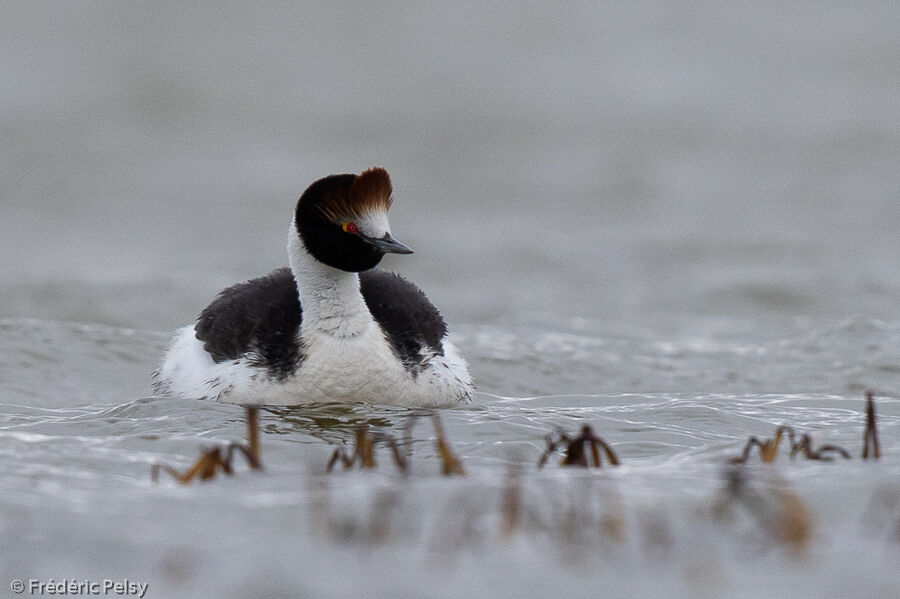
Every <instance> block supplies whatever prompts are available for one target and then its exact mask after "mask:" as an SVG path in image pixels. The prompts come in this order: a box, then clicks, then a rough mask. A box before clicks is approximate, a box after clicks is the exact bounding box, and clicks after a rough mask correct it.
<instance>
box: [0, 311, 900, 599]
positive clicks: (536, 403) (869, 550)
mask: <svg viewBox="0 0 900 599" xmlns="http://www.w3.org/2000/svg"><path fill="white" fill-rule="evenodd" d="M861 329H864V330H865V331H867V338H866V342H867V343H869V344H871V345H874V344H876V343H878V344H884V345H888V346H891V347H893V348H894V350H896V348H897V346H898V344H900V331H896V330H892V329H890V328H888V327H885V326H884V325H880V324H879V323H862V322H859V321H853V322H850V323H844V325H843V326H842V327H841V328H840V330H839V331H836V330H825V331H819V332H816V333H809V334H807V335H805V336H802V337H799V338H797V339H795V340H788V341H783V342H781V343H777V344H772V345H771V346H770V347H766V348H753V349H752V351H749V350H748V348H744V347H724V346H717V347H707V346H688V345H685V346H684V347H679V348H677V351H675V349H673V348H672V347H671V344H667V343H657V344H655V345H653V344H648V343H647V342H646V341H645V340H641V339H633V340H630V341H628V340H619V341H618V342H617V343H604V340H603V339H602V338H595V337H590V336H586V335H575V334H572V333H568V334H566V335H563V334H560V333H545V334H542V333H538V332H534V331H532V333H531V335H532V336H531V337H529V339H530V340H532V341H533V342H534V344H535V345H537V346H541V347H543V350H544V351H541V352H536V353H534V354H532V355H526V356H522V355H517V354H515V353H514V352H509V351H508V349H505V348H506V347H507V341H506V340H504V339H503V336H502V335H499V336H498V339H497V341H496V343H491V341H490V340H489V338H488V337H487V336H485V334H484V331H481V330H474V329H473V330H466V332H465V333H464V334H462V335H461V336H460V341H461V343H463V345H466V346H468V347H469V354H470V359H471V360H472V362H473V367H474V368H473V370H474V372H475V373H476V376H479V377H480V378H486V375H487V373H489V372H491V371H493V370H496V369H498V368H500V367H501V365H502V364H503V363H504V362H506V361H508V362H510V363H513V364H516V366H514V367H511V373H512V374H511V378H512V379H515V378H517V375H516V373H517V372H518V371H519V369H522V368H524V366H523V364H527V365H528V368H527V369H528V370H534V371H544V370H547V371H552V370H554V369H556V368H558V367H559V361H560V359H561V358H560V356H565V355H567V354H569V353H570V352H572V351H574V349H573V348H574V347H577V348H578V351H579V352H582V354H580V356H581V357H580V359H579V360H577V361H575V360H573V359H572V357H571V356H569V358H568V361H569V362H570V363H571V364H573V366H574V367H576V368H577V369H578V370H580V371H582V372H581V376H582V377H583V378H585V379H591V380H593V384H594V385H596V386H597V387H600V388H603V387H604V385H603V384H602V383H600V379H602V378H603V368H602V367H600V366H598V367H596V370H593V371H592V368H593V367H592V363H593V362H597V361H603V362H615V363H625V364H627V363H631V362H632V361H639V360H636V358H635V357H636V356H643V357H644V360H643V362H644V364H643V365H642V366H640V367H639V368H635V369H634V370H635V372H633V375H634V376H638V374H640V376H641V377H643V380H645V381H657V382H658V383H653V384H663V383H662V381H665V383H664V384H665V385H668V386H669V387H670V388H672V389H680V388H682V387H683V385H680V384H679V383H678V380H679V379H674V378H671V377H673V374H672V372H673V368H672V360H673V359H677V361H678V364H677V370H678V372H679V374H678V376H679V377H687V378H690V377H688V375H689V374H690V373H693V374H694V375H695V377H694V378H700V377H701V376H706V377H710V378H711V379H716V377H726V376H727V371H728V370H729V368H731V366H729V364H728V361H729V360H728V359H725V358H726V357H730V359H731V360H735V361H738V360H739V358H740V356H744V355H747V354H748V351H749V353H750V354H752V355H754V356H755V358H754V359H755V363H756V364H759V365H760V366H761V367H762V368H763V369H764V370H765V371H766V372H768V373H769V374H770V376H768V377H767V379H768V380H770V382H771V384H773V385H774V386H776V387H778V386H786V387H789V386H790V385H789V382H790V381H791V380H794V379H795V378H796V376H797V374H796V367H797V366H796V365H794V367H793V368H792V367H791V364H790V356H795V355H796V354H797V353H798V352H800V350H799V349H798V348H799V347H806V348H807V350H806V351H807V362H808V363H809V364H812V363H814V362H815V361H816V360H817V357H816V355H817V351H818V350H817V349H816V347H817V346H818V345H819V344H823V343H827V344H828V345H829V347H831V348H832V353H830V354H829V357H828V359H827V364H831V365H832V366H834V365H835V360H834V359H835V357H836V354H835V350H834V348H836V347H839V346H840V341H841V336H843V337H844V341H846V342H847V343H852V344H853V345H855V344H856V343H857V342H858V341H859V340H858V338H857V336H858V335H859V334H860V330H861ZM0 330H2V333H3V339H4V345H3V350H4V351H3V352H2V354H0V355H2V356H3V362H2V370H0V372H2V373H3V378H2V384H3V389H4V395H3V396H4V400H5V401H4V402H3V404H2V405H0V439H2V443H0V448H2V449H0V451H2V460H3V463H4V464H6V465H7V467H6V468H4V470H3V473H2V487H3V489H4V492H3V512H2V520H0V522H2V526H3V532H4V537H5V538H8V539H16V541H15V543H14V544H7V545H6V547H7V550H6V551H5V552H4V556H3V560H4V564H5V567H6V568H7V571H9V572H11V573H13V574H12V576H18V577H19V578H25V579H31V578H35V579H41V580H43V579H49V578H55V579H57V580H59V579H60V578H62V577H63V576H68V577H70V578H72V577H78V578H80V579H97V580H99V579H103V578H109V577H111V576H113V575H114V576H119V577H128V578H129V579H132V580H140V581H143V582H149V583H150V592H151V595H150V596H173V595H177V596H221V595H224V596H241V595H246V594H250V595H254V596H278V595H279V594H282V595H283V594H293V595H296V594H299V595H300V596H347V595H350V596H373V595H375V596H378V595H396V594H398V593H399V594H400V595H401V596H402V595H409V596H419V595H428V596H456V595H459V594H475V595H491V596H517V595H525V596H542V595H545V594H549V593H563V594H571V593H583V592H594V591H595V589H596V588H598V587H602V588H603V589H604V593H605V594H611V595H613V596H616V595H626V596H633V595H653V594H660V593H663V592H665V593H666V594H667V595H668V596H685V597H689V596H710V597H712V596H736V597H741V596H757V595H758V594H760V593H764V592H765V593H771V592H786V593H794V594H798V595H799V596H834V597H838V596H846V595H847V594H853V595H858V596H866V597H890V596H892V594H893V592H894V590H896V588H897V584H898V578H897V574H896V568H894V567H893V566H894V565H895V564H896V559H897V557H898V551H900V536H898V535H900V511H898V506H900V486H898V485H897V475H898V474H900V466H898V461H897V460H898V457H900V446H898V444H897V442H896V439H897V438H898V432H900V400H898V399H896V398H893V397H880V398H879V400H878V404H877V408H878V413H879V416H880V434H881V439H882V443H883V450H884V456H883V458H882V460H881V462H879V463H871V462H869V463H866V462H863V461H861V460H860V459H859V458H858V455H859V450H860V447H861V438H862V430H863V420H864V418H863V400H862V397H861V395H860V394H858V393H846V392H839V393H826V392H814V393H810V392H807V393H799V392H794V393H777V394H774V393H768V394H764V393H758V392H752V391H749V390H748V387H750V386H751V383H750V382H747V381H740V380H731V381H730V383H728V384H725V381H724V379H723V381H722V383H721V386H722V388H723V390H720V391H716V392H712V391H710V392H693V393H688V392H653V393H651V392H641V393H621V392H619V393H613V392H605V393H602V394H591V395H581V394H578V395H575V394H570V395H549V394H546V392H545V394H541V395H536V396H532V397H501V396H498V395H494V394H490V393H485V392H482V393H480V394H479V397H478V404H477V405H476V406H474V407H471V408H465V409H457V410H445V411H442V412H441V417H442V420H443V425H444V428H445V429H446V433H447V436H448V438H449V439H450V441H451V443H452V445H453V448H454V450H455V451H456V452H457V454H458V455H459V457H460V459H461V460H462V462H463V464H464V466H465V468H466V469H467V471H468V476H467V477H465V478H445V477H442V476H441V475H440V474H439V460H438V457H437V453H436V450H435V447H434V443H433V428H432V425H431V424H430V422H429V421H428V420H427V419H421V418H417V419H414V418H415V416H416V413H415V411H410V410H405V409H398V408H391V407H377V406H362V405H360V406H321V407H317V408H310V409H304V410H286V409H277V410H271V411H266V412H264V413H263V414H262V418H261V425H262V431H263V434H262V447H263V459H264V462H265V471H264V472H262V473H260V472H250V471H248V469H247V468H246V466H245V465H244V464H238V465H237V466H236V469H237V474H236V476H234V477H233V478H223V479H221V480H217V481H216V482H213V483H206V484H195V485H192V486H189V487H182V486H179V485H178V484H177V483H175V482H174V481H173V480H171V479H170V478H168V477H167V476H166V475H163V476H162V479H161V481H160V482H159V483H158V484H153V483H151V481H150V466H151V464H153V463H157V462H162V463H167V464H170V465H172V466H174V467H176V468H178V469H186V468H187V467H188V466H189V465H190V463H191V462H192V461H193V460H194V458H195V457H196V456H197V455H198V451H199V449H200V448H201V447H204V446H210V445H212V444H216V443H221V444H224V443H227V442H229V441H231V440H241V439H244V438H245V429H244V421H243V412H242V410H241V408H239V407H237V406H230V405H223V404H217V403H215V402H201V401H185V400H173V399H163V398H152V397H144V394H142V393H140V390H141V386H142V383H145V382H146V371H147V367H148V365H149V364H151V363H152V360H153V358H154V357H155V356H157V355H158V354H159V352H160V351H161V350H162V348H163V346H164V343H165V337H164V336H161V335H159V334H155V333H147V332H142V331H134V330H127V329H120V328H112V327H106V326H91V325H70V324H60V323H53V322H47V321H22V320H6V321H2V323H0ZM36 340H40V341H41V343H42V344H46V345H45V347H51V348H56V349H55V350H53V351H46V352H44V353H40V352H37V351H35V350H34V347H35V341H36ZM599 347H602V350H601V349H599ZM710 352H714V353H715V355H717V356H719V357H720V358H722V359H723V361H722V363H721V367H720V371H721V372H720V373H719V374H718V375H716V377H712V375H711V373H708V372H707V370H708V369H710V358H709V353H710ZM673 355H677V358H673ZM854 355H855V354H854ZM854 355H845V356H844V357H845V359H846V363H845V364H843V365H841V366H840V367H839V368H838V371H839V372H837V373H833V374H832V375H831V376H834V377H839V376H841V372H856V373H857V374H858V376H860V377H862V378H866V377H867V376H869V375H871V376H872V377H874V378H877V377H878V376H880V375H879V373H878V371H879V369H880V368H881V367H882V364H880V363H879V360H877V359H871V358H867V359H859V358H855V357H854ZM796 359H799V358H796ZM785 362H788V363H785ZM827 364H826V363H825V362H823V364H822V366H823V367H825V366H827ZM813 369H814V368H813ZM13 372H15V373H16V375H15V377H13V375H12V373H13ZM80 373H83V374H80ZM591 377H592V378H591ZM488 380H489V379H488ZM586 383H587V380H586ZM521 384H522V385H526V384H527V383H526V381H521ZM718 384H719V383H715V384H714V385H713V386H716V385H718ZM811 386H812V385H811ZM742 387H743V390H741V388H742ZM523 388H524V387H523ZM730 389H733V390H734V391H732V390H730ZM839 391H840V389H839ZM410 423H412V428H411V429H408V427H409V426H410ZM583 423H589V424H591V425H592V426H593V427H594V428H595V429H596V430H597V432H598V433H599V434H601V435H602V436H603V437H604V438H605V439H606V440H607V441H608V442H609V443H610V444H611V445H612V446H613V447H614V449H615V451H616V452H617V453H618V455H619V457H620V459H621V462H622V464H621V466H619V467H618V468H609V467H608V468H606V469H604V470H602V471H595V472H588V471H581V470H576V471H573V470H571V469H562V468H558V467H556V466H555V463H554V460H551V464H550V465H549V466H548V467H546V468H544V469H538V468H537V462H538V459H539V457H540V456H541V455H542V453H543V451H544V448H545V436H546V435H547V434H548V433H550V432H552V431H554V430H555V429H557V428H562V429H564V430H566V431H569V432H575V431H576V430H577V429H579V428H580V426H581V425H582V424H583ZM782 423H789V424H791V425H793V426H794V427H796V428H797V429H798V431H801V432H809V433H812V434H813V435H814V438H815V439H816V444H817V445H819V444H824V443H829V444H836V445H840V446H843V447H845V448H847V450H848V451H849V452H850V453H851V454H852V456H853V458H852V459H851V460H848V461H844V460H842V459H838V460H837V461H835V462H833V463H824V462H811V461H805V460H800V459H798V460H797V461H793V462H792V461H790V460H789V459H788V456H787V451H786V450H782V455H781V456H780V458H779V460H778V463H777V464H776V465H774V466H761V465H756V466H750V467H748V474H747V476H748V484H749V485H750V487H751V488H754V489H758V490H759V493H761V494H762V495H763V496H765V497H771V496H774V495H773V494H774V493H775V491H773V489H788V490H790V491H791V492H792V493H795V494H796V496H798V497H799V498H801V500H802V501H803V502H804V503H805V504H806V505H807V506H808V509H809V511H810V512H811V517H812V536H811V538H810V540H809V542H808V546H805V547H803V548H802V549H797V548H794V547H792V546H791V545H790V544H788V545H785V544H783V543H781V542H780V541H779V540H778V539H777V538H776V536H774V535H773V534H772V533H771V532H769V531H768V529H767V527H768V526H771V522H769V521H768V520H767V518H770V519H772V520H773V521H774V519H775V518H776V517H777V516H776V515H775V514H777V509H775V508H772V510H773V511H772V513H771V514H769V515H768V516H766V517H762V516H755V515H754V513H753V512H750V511H748V510H747V509H746V508H742V507H741V506H740V504H735V505H732V506H731V508H730V511H729V510H725V513H724V514H723V513H720V512H721V511H722V509H723V508H722V502H723V501H724V497H725V486H726V482H725V478H724V475H725V473H726V471H727V468H726V465H725V463H726V461H727V460H728V459H729V458H731V457H734V456H736V455H738V454H739V453H740V451H741V449H742V446H743V443H744V440H745V439H746V438H747V436H748V435H750V434H755V435H758V436H760V437H766V436H771V434H772V433H773V432H774V429H775V427H776V426H777V425H778V424H782ZM362 425H367V426H368V427H369V428H370V430H373V431H382V432H389V433H391V434H393V435H394V436H395V437H396V438H397V439H398V440H402V439H403V438H404V437H405V435H406V434H407V432H406V431H407V430H409V439H408V440H407V441H405V442H404V443H405V444H404V447H405V448H407V449H408V451H410V452H411V454H412V462H411V468H410V473H409V474H406V475H404V474H401V473H399V472H398V471H397V470H396V469H395V468H394V467H393V466H392V464H391V459H390V457H389V452H388V451H387V450H386V449H381V450H380V451H379V452H378V454H377V458H378V461H379V466H378V468H377V470H376V471H373V472H368V471H360V470H350V471H340V470H338V471H335V472H332V473H327V472H326V471H325V466H326V464H327V462H328V460H329V457H330V455H331V453H332V451H333V450H334V448H335V447H337V446H343V447H348V448H349V446H350V443H351V441H352V437H353V435H354V431H355V430H356V429H357V427H359V426H362ZM510 489H514V490H515V491H511V490H510ZM513 492H515V493H516V495H515V496H516V497H517V498H518V499H517V500H516V501H515V505H517V506H518V511H517V512H516V513H517V514H518V516H517V518H516V519H515V522H516V525H515V526H514V527H513V529H512V530H511V531H509V530H507V529H505V528H504V524H503V523H504V521H505V519H506V518H509V517H510V516H509V513H510V509H511V508H510V507H509V506H510V505H512V504H510V503H509V502H510V499H508V497H510V493H513ZM505 498H506V499H505ZM504 506H506V507H504ZM648 572H653V576H648V574H647V573H648ZM398 589H402V590H399V591H398Z"/></svg>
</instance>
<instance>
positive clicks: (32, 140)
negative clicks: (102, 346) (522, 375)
mask: <svg viewBox="0 0 900 599" xmlns="http://www.w3.org/2000/svg"><path fill="white" fill-rule="evenodd" d="M898 31H900V5H898V4H896V3H892V2H882V3H863V4H860V3H852V4H840V5H831V4H829V5H827V6H825V5H822V4H821V3H792V4H791V5H790V6H785V5H768V6H761V5H754V4H747V3H743V2H734V3H730V2H725V3H721V2H717V3H672V4H671V5H668V4H664V3H656V2H623V3H612V2H589V3H574V2H573V3H565V4H561V5H548V4H543V3H532V2H524V3H523V2H491V3H461V4H460V3H454V4H453V5H452V6H449V5H448V6H438V5H436V4H433V3H416V2H381V3H378V5H377V6H372V5H370V4H368V3H352V2H351V3H341V4H340V5H334V6H332V5H322V4H321V3H312V2H309V3H292V4H282V3H273V4H265V5H252V6H251V5H246V4H238V3H218V2H215V3H213V2H208V3H207V2H201V3H188V4H185V5H178V4H168V5H160V4H157V3H124V2H79V3H58V2H52V3H51V2H47V3H44V2H28V3H25V2H17V3H13V2H7V3H3V5H2V7H0V135H2V144H0V172H2V185H0V211H2V219H0V256H2V259H0V316H2V317H30V318H39V319H53V320H70V321H79V322H92V323H105V324H111V325H116V326H125V327H134V328H139V329H152V330H160V331H165V330H169V329H172V328H174V327H176V326H180V325H182V324H185V323H187V322H190V321H191V320H192V319H193V318H194V317H195V316H196V314H197V313H198V312H199V310H200V309H202V307H203V306H204V305H205V304H206V303H207V302H208V301H209V300H210V299H212V297H213V296H214V295H215V294H216V293H217V292H218V291H219V290H220V289H221V288H222V287H224V286H226V285H229V284H231V283H234V282H236V281H240V280H244V279H247V278H251V277H254V276H258V275H261V274H264V273H266V272H268V271H269V270H271V269H273V268H276V267H278V266H281V265H284V264H286V262H287V260H286V255H285V239H286V232H287V229H288V226H289V222H290V218H291V215H292V210H293V206H294V203H295V202H296V199H297V197H299V195H300V193H301V192H302V191H303V189H304V188H305V187H306V186H307V185H308V184H309V183H311V182H312V181H314V180H315V179H317V178H319V177H322V176H324V175H328V174H331V173H339V172H359V171H361V170H363V169H365V168H368V167H370V166H374V165H379V166H383V167H385V168H387V169H388V170H389V172H390V173H391V175H392V178H393V182H394V188H395V203H394V208H393V210H392V225H393V229H394V234H395V236H396V237H397V238H398V239H400V240H402V241H403V242H405V243H407V244H409V245H410V246H412V247H413V248H414V249H415V250H416V253H415V254H414V255H413V256H410V257H389V258H388V259H386V260H385V261H384V263H383V265H384V266H385V267H386V268H390V269H393V270H397V271H400V272H402V273H403V274H405V275H406V276H407V277H408V278H410V279H412V280H413V281H415V282H416V283H417V284H418V285H419V286H420V287H422V288H423V289H424V290H425V291H426V292H427V293H428V294H429V295H430V296H431V297H432V299H433V301H434V302H435V304H437V305H438V306H439V307H440V308H441V309H442V311H443V312H444V314H445V316H446V317H447V319H448V320H449V321H450V322H451V325H452V323H454V322H463V323H469V324H475V325H479V324H498V325H500V326H503V325H508V324H510V323H531V324H543V325H546V326H549V327H550V328H557V327H569V326H582V327H585V326H587V327H588V328H596V329H597V330H607V331H608V330H610V329H613V328H616V327H624V328H625V330H632V329H633V327H636V326H642V327H647V326H649V327H652V328H653V329H654V330H658V331H663V332H668V333H683V332H685V331H695V332H698V333H702V332H703V330H704V329H709V330H714V329H716V328H717V327H718V328H722V329H741V328H742V327H744V328H749V329H753V330H754V331H756V332H758V333H759V334H763V335H764V334H765V332H766V331H771V332H772V333H773V334H774V333H777V332H778V331H780V330H781V327H783V326H784V325H785V323H786V322H795V321H796V319H798V318H807V319H808V318H813V319H821V320H824V321H833V320H834V319H840V318H844V317H846V316H849V315H853V314H866V315H869V316H872V317H875V318H887V319H890V318H895V317H896V306H897V298H898V295H900V269H898V267H897V266H898V265H897V256H898V255H900V236H898V234H897V228H898V224H900V201H898V200H900V194H898V190H900V168H898V166H900V102H898V97H900V69H898V68H897V65H898V64H900V36H898V35H897V32H898ZM723 322H724V323H725V324H722V323H723ZM579 323H580V324H579ZM742 323H743V324H742ZM451 330H452V326H451Z"/></svg>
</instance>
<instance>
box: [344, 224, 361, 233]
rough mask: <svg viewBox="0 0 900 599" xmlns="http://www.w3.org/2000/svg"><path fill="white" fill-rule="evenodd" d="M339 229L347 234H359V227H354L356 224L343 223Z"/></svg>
mask: <svg viewBox="0 0 900 599" xmlns="http://www.w3.org/2000/svg"><path fill="white" fill-rule="evenodd" d="M341 228H342V229H344V231H346V232H347V233H352V234H354V235H355V234H357V233H359V227H357V226H356V223H344V224H343V225H342V226H341Z"/></svg>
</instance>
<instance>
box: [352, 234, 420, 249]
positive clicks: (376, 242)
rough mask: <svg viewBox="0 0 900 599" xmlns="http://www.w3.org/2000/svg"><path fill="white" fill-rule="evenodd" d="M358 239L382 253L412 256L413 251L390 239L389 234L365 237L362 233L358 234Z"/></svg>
mask: <svg viewBox="0 0 900 599" xmlns="http://www.w3.org/2000/svg"><path fill="white" fill-rule="evenodd" d="M358 235H359V238H360V239H362V240H363V241H365V242H366V243H368V244H371V245H373V246H375V247H376V248H378V249H379V250H381V251H382V252H385V253H389V254H412V253H413V251H412V249H411V248H409V247H407V246H405V245H403V244H402V243H400V242H399V241H397V240H396V239H394V238H393V237H391V234H390V233H385V234H384V237H367V236H365V235H363V234H362V233H359V234H358Z"/></svg>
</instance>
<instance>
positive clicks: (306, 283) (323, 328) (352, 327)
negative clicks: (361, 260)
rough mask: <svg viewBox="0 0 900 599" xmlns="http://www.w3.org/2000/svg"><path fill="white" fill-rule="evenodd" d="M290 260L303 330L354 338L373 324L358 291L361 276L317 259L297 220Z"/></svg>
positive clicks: (291, 232)
mask: <svg viewBox="0 0 900 599" xmlns="http://www.w3.org/2000/svg"><path fill="white" fill-rule="evenodd" d="M288 259H289V261H290V265H291V271H293V273H294V280H295V281H296V282H297V290H298V291H299V292H300V304H301V306H302V309H303V323H302V325H301V332H307V331H313V330H314V331H318V332H321V333H325V334H327V335H330V336H332V337H353V336H356V335H359V334H360V333H362V332H364V331H365V330H366V329H367V328H368V327H369V326H371V325H372V323H373V322H374V321H373V320H372V315H371V313H370V312H369V309H368V308H367V307H366V302H365V300H363V297H362V293H360V291H359V275H357V274H356V273H355V272H345V271H343V270H340V269H337V268H333V267H331V266H328V265H327V264H323V263H322V262H319V261H318V260H316V258H315V257H314V256H313V255H312V254H310V253H309V252H308V251H307V249H306V247H305V246H304V245H303V241H302V240H301V239H300V236H299V235H298V233H297V227H296V224H295V223H291V228H290V230H289V231H288Z"/></svg>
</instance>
